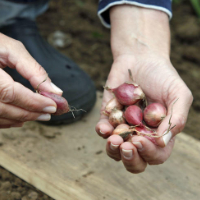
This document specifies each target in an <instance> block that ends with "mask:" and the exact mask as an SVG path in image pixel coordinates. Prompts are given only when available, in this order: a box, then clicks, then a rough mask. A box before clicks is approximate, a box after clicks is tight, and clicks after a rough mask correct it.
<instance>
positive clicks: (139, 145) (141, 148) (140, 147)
mask: <svg viewBox="0 0 200 200" xmlns="http://www.w3.org/2000/svg"><path fill="white" fill-rule="evenodd" d="M132 143H133V144H134V145H135V146H136V147H137V150H138V151H142V150H143V146H142V144H141V142H132Z"/></svg>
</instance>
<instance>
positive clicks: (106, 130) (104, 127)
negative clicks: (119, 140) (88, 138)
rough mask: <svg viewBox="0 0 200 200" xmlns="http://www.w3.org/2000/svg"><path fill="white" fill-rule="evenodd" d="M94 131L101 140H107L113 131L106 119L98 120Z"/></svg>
mask: <svg viewBox="0 0 200 200" xmlns="http://www.w3.org/2000/svg"><path fill="white" fill-rule="evenodd" d="M95 129H96V132H97V133H98V134H99V136H101V137H103V138H108V137H109V136H110V135H111V134H112V132H113V130H114V128H113V126H112V125H111V124H110V123H109V121H108V119H107V118H106V117H105V118H102V119H100V120H99V122H98V123H97V125H96V128H95Z"/></svg>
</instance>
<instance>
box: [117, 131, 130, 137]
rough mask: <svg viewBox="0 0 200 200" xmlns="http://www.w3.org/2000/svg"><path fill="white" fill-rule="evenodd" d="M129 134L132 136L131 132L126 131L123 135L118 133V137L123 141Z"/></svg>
mask: <svg viewBox="0 0 200 200" xmlns="http://www.w3.org/2000/svg"><path fill="white" fill-rule="evenodd" d="M130 134H133V131H127V132H124V133H120V134H119V136H121V137H122V138H123V139H125V138H126V137H127V136H129V135H130Z"/></svg>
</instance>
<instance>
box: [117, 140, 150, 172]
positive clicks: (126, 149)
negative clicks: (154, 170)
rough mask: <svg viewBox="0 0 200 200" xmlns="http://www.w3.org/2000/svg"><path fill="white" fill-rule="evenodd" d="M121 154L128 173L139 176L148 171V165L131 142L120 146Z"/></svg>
mask: <svg viewBox="0 0 200 200" xmlns="http://www.w3.org/2000/svg"><path fill="white" fill-rule="evenodd" d="M120 152H121V155H122V156H121V158H122V162H123V164H124V167H125V168H126V170H127V171H129V172H131V173H133V174H138V173H141V172H143V171H144V170H145V169H146V167H147V163H146V162H145V161H144V160H143V159H142V157H141V156H140V155H139V154H138V152H137V149H136V148H135V147H134V146H133V144H131V143H130V142H124V143H123V144H122V145H121V146H120Z"/></svg>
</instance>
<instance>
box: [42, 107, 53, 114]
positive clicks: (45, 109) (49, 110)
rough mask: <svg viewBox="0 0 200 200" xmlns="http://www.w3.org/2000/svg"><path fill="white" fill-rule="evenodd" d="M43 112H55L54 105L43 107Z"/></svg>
mask: <svg viewBox="0 0 200 200" xmlns="http://www.w3.org/2000/svg"><path fill="white" fill-rule="evenodd" d="M43 111H44V112H47V113H55V112H56V107H55V106H47V107H45V108H44V109H43Z"/></svg>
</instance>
